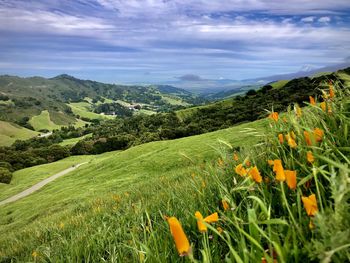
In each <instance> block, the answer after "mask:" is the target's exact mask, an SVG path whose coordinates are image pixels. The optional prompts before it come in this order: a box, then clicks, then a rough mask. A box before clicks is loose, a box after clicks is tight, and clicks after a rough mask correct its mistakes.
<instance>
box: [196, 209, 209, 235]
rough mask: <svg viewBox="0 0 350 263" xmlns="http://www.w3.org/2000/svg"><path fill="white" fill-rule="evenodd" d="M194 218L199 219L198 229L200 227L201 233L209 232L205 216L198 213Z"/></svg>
mask: <svg viewBox="0 0 350 263" xmlns="http://www.w3.org/2000/svg"><path fill="white" fill-rule="evenodd" d="M194 216H195V217H196V218H197V227H198V230H199V231H200V232H207V230H208V228H207V226H206V225H205V223H204V221H203V216H202V214H201V213H200V212H199V211H197V212H196V213H195V214H194Z"/></svg>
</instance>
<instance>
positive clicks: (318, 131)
mask: <svg viewBox="0 0 350 263" xmlns="http://www.w3.org/2000/svg"><path fill="white" fill-rule="evenodd" d="M323 135H324V132H323V130H321V129H320V128H315V129H314V136H315V140H316V142H322V137H323Z"/></svg>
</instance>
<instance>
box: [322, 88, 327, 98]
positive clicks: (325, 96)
mask: <svg viewBox="0 0 350 263" xmlns="http://www.w3.org/2000/svg"><path fill="white" fill-rule="evenodd" d="M322 98H323V99H324V100H327V99H328V94H327V93H326V92H325V91H324V90H322Z"/></svg>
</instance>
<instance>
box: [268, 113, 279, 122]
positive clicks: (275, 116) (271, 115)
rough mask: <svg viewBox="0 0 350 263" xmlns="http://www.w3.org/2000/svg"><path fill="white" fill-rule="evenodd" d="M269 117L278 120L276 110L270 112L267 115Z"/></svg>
mask: <svg viewBox="0 0 350 263" xmlns="http://www.w3.org/2000/svg"><path fill="white" fill-rule="evenodd" d="M269 118H270V119H272V120H274V121H276V122H277V121H278V112H274V111H273V112H271V114H270V115H269Z"/></svg>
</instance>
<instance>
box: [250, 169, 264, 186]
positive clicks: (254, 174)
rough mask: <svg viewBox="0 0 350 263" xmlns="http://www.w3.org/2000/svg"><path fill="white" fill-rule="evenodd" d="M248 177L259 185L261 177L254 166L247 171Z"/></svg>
mask: <svg viewBox="0 0 350 263" xmlns="http://www.w3.org/2000/svg"><path fill="white" fill-rule="evenodd" d="M249 175H250V177H251V178H252V179H253V180H254V181H255V182H257V183H261V181H262V177H261V175H260V172H259V170H258V168H257V167H256V166H254V167H253V168H251V169H250V170H249Z"/></svg>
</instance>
